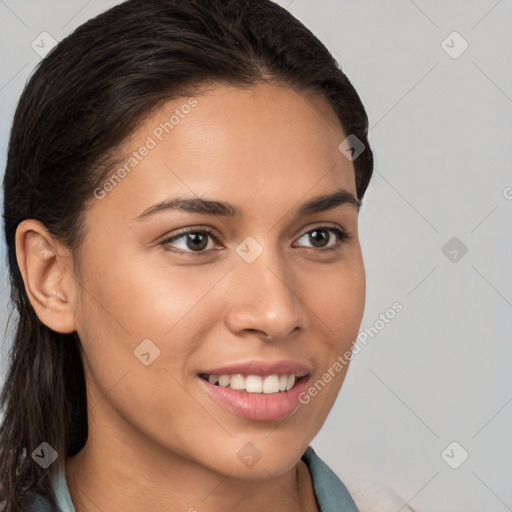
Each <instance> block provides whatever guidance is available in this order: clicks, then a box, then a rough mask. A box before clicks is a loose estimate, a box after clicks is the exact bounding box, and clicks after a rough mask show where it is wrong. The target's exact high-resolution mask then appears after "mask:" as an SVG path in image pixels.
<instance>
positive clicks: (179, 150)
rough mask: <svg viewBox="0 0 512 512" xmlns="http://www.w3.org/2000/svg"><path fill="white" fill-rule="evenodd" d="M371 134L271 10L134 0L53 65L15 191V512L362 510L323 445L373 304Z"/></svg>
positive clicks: (359, 109) (355, 106)
mask: <svg viewBox="0 0 512 512" xmlns="http://www.w3.org/2000/svg"><path fill="white" fill-rule="evenodd" d="M367 128H368V121H367V116H366V112H365V109H364V107H363V105H362V103H361V101H360V98H359V96H358V94H357V92H356V91H355V90H354V88H353V87H352V85H351V84H350V82H349V80H348V79H347V77H346V76H345V75H344V74H343V73H342V71H341V70H340V68H339V67H338V66H337V64H336V62H335V60H334V59H333V57H332V56H331V55H330V53H329V52H328V50H327V49H326V48H325V47H324V45H323V44H322V43H320V42H319V41H318V39H317V38H316V37H315V36H314V35H313V34H312V33H311V32H310V31H309V30H308V29H307V28H305V27H304V26H303V25H302V24H301V23H300V22H299V21H298V20H296V19H295V18H293V17H292V16H291V15H290V14H289V13H288V12H287V11H286V10H284V9H283V8H281V7H279V6H278V5H276V4H275V3H273V2H271V1H270V0H258V1H253V0H206V1H205V0H165V1H164V0H146V1H142V0H128V1H127V2H124V3H122V4H120V5H118V6H116V7H114V8H112V9H110V10H109V11H107V12H105V13H103V14H101V15H99V16H98V17H96V18H94V19H92V20H90V21H88V22H87V23H85V24H84V25H82V26H81V27H79V28H78V29H77V30H76V31H75V32H74V33H73V34H71V35H70V36H69V37H67V38H65V39H64V40H63V41H61V42H60V43H59V44H58V45H57V46H56V47H55V48H54V50H52V52H51V53H50V54H49V55H48V56H47V57H46V58H45V59H44V60H43V61H42V62H41V64H40V66H39V67H38V69H37V70H36V71H35V73H34V74H33V76H32V77H31V79H30V80H29V82H28V84H27V86H26V88H25V90H24V92H23V94H22V96H21V99H20V102H19V105H18V108H17V110H16V114H15V118H14V121H13V127H12V133H11V140H10V145H9V152H8V161H7V169H6V174H5V179H4V194H5V207H4V208H5V211H4V219H5V235H6V241H7V246H8V251H9V267H10V273H11V286H12V293H11V296H12V301H13V304H14V305H15V307H16V309H17V312H18V314H19V315H18V318H17V320H16V322H17V325H16V332H15V337H14V341H13V348H12V357H11V361H10V367H9V371H8V374H7V377H6V381H5V386H4V389H3V393H2V397H1V404H2V408H3V413H4V418H3V423H2V426H1V429H0V459H1V460H0V468H1V469H0V481H1V483H2V490H1V492H0V499H2V500H3V504H4V505H5V507H4V509H5V510H8V511H10V510H30V511H40V510H51V511H60V512H70V511H77V512H88V511H90V510H95V511H97V510H105V511H106V510H123V511H127V512H130V511H135V510H153V511H163V510H166V511H168V510H188V511H198V512H201V511H203V510H208V511H220V510H223V511H225V510H244V511H260V510H267V511H280V512H286V511H292V510H293V511H295V510H305V511H308V512H314V511H323V512H325V511H334V510H336V511H340V510H343V511H355V510H357V509H356V506H355V504H354V502H353V500H352V498H351V496H350V494H349V492H348V491H347V489H346V488H345V486H344V485H343V483H342V482H341V481H340V480H339V478H338V477H337V476H336V475H335V474H334V473H333V472H332V471H331V470H330V469H329V468H328V467H327V465H326V464H325V463H324V462H323V461H322V460H321V458H320V457H319V456H318V455H317V454H316V453H315V452H314V450H313V449H312V447H311V446H309V444H310V442H311V440H312V439H313V438H314V436H315V435H316V434H317V432H318V431H319V430H320V428H321V426H322V424H323V423H324V421H325V419H326V417H327V415H328V413H329V411H330V409H331V408H332V406H333V404H334V402H335V400H336V397H337V395H338V392H339V390H340V387H341V385H342V383H343V380H344V377H345V374H346V371H347V367H348V361H349V359H350V349H351V346H352V342H353V340H355V338H356V336H357V332H358V329H359V326H360V322H361V318H362V314H363V309H364V299H365V275H364V266H363V259H362V255H361V249H360V245H359V241H358V232H357V230H358V226H357V224H358V222H357V221H358V211H359V207H360V204H361V200H362V198H363V196H364V193H365V190H366V188H367V186H368V182H369V180H370V177H371V174H372V170H373V158H372V152H371V149H370V147H369V144H368V140H367Z"/></svg>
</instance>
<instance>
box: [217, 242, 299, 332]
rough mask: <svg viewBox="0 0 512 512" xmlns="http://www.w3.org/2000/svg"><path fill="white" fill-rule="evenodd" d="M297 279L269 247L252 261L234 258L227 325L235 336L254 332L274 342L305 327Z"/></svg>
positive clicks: (288, 266) (291, 270)
mask: <svg viewBox="0 0 512 512" xmlns="http://www.w3.org/2000/svg"><path fill="white" fill-rule="evenodd" d="M296 281H297V279H296V278H295V277H294V275H293V269H292V268H291V266H290V265H287V263H286V261H282V258H280V257H278V256H276V255H275V254H274V253H271V251H270V250H264V251H263V253H262V254H261V255H260V256H259V257H258V258H257V259H256V260H255V261H253V262H252V263H247V262H246V261H244V260H242V259H241V260H240V261H237V263H236V265H235V268H234V269H233V271H232V272H231V281H230V289H229V292H228V293H229V297H230V298H229V307H228V311H227V314H226V320H225V321H226V324H227V326H228V328H229V329H230V330H231V331H232V332H233V333H235V334H237V335H244V333H248V332H249V333H253V334H254V333H256V334H257V335H258V336H261V337H265V338H267V339H271V340H275V341H277V340H281V339H285V338H287V337H289V336H291V335H292V334H293V333H294V332H295V331H299V330H301V329H305V328H306V321H307V316H306V310H305V308H304V301H303V299H302V298H301V297H300V296H299V293H298V290H296V289H295V286H294V285H295V284H296Z"/></svg>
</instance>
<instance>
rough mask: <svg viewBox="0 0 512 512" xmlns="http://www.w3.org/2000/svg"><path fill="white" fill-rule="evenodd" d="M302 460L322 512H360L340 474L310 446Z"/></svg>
mask: <svg viewBox="0 0 512 512" xmlns="http://www.w3.org/2000/svg"><path fill="white" fill-rule="evenodd" d="M302 460H303V461H304V462H305V463H306V464H307V466H308V468H309V472H310V473H311V478H312V480H313V487H314V490H315V494H316V498H317V500H318V504H319V505H320V509H321V511H322V512H359V511H358V509H357V507H356V504H355V503H354V500H353V499H352V496H351V495H350V493H349V491H348V489H347V488H346V487H345V485H344V484H343V482H342V481H341V480H340V479H339V477H338V475H336V473H335V472H334V471H333V470H332V469H331V468H330V467H329V466H328V465H327V464H326V463H325V462H324V461H323V460H322V459H321V458H320V457H319V456H318V455H317V454H316V452H315V450H313V448H312V447H311V446H308V447H307V449H306V451H305V452H304V455H303V456H302Z"/></svg>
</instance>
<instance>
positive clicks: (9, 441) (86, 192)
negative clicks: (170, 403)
mask: <svg viewBox="0 0 512 512" xmlns="http://www.w3.org/2000/svg"><path fill="white" fill-rule="evenodd" d="M261 80H267V81H272V82H276V83H280V84H284V85H287V86H291V87H294V88H296V89H298V90H301V91H305V92H306V91H307V92H313V93H317V94H319V95H321V96H322V97H324V98H325V99H327V101H328V103H329V105H330V106H331V107H332V109H333V111H334V113H335V114H336V117H337V118H338V120H339V122H340V123H341V126H342V128H343V130H344V132H345V134H347V135H349V134H353V135H355V136H356V137H357V138H358V139H359V140H360V141H361V142H362V143H363V144H364V145H365V147H366V148H365V150H364V151H363V153H362V154H361V155H360V156H359V157H358V158H357V159H355V160H354V162H353V165H354V169H355V177H356V185H357V187H356V188H357V195H358V198H359V199H361V198H362V197H363V195H364V193H365V190H366V188H367V186H368V183H369V180H370V177H371V175H372V171H373V156H372V151H371V149H370V146H369V143H368V138H367V133H368V119H367V115H366V112H365V109H364V107H363V104H362V102H361V100H360V98H359V96H358V94H357V92H356V91H355V89H354V87H353V86H352V84H351V83H350V81H349V80H348V78H347V77H346V76H345V74H344V73H343V72H342V71H341V69H340V67H339V66H338V64H337V63H336V61H335V59H334V58H333V57H332V55H331V54H330V53H329V51H328V50H327V48H326V47H325V46H324V45H323V44H322V43H321V42H320V41H319V40H318V39H317V38H316V37H315V36H314V35H313V34H312V33H311V32H310V31H309V30H308V29H307V28H306V27H305V26H304V25H303V24H302V23H301V22H299V21H298V20H297V19H295V18H294V17H293V16H292V15H291V14H290V13H289V12H287V11H286V10H285V9H283V8H282V7H280V6H278V5H277V4H275V3H274V2H272V1H271V0H128V1H126V2H124V3H122V4H120V5H117V6H115V7H114V8H112V9H110V10H108V11H106V12H104V13H102V14H100V15H98V16H97V17H95V18H93V19H91V20H89V21H88V22H86V23H85V24H83V25H82V26H80V27H78V28H77V29H76V30H75V31H74V32H73V33H72V34H71V35H69V36H68V37H66V38H65V39H63V40H62V41H61V42H60V43H59V44H58V45H57V46H56V47H55V48H54V49H53V50H52V51H51V52H50V53H49V54H48V55H47V57H46V58H45V59H43V60H42V61H41V63H40V64H39V66H38V67H37V69H36V70H35V72H34V73H33V75H32V76H31V78H30V80H29V81H28V83H27V84H26V86H25V89H24V91H23V93H22V95H21V98H20V100H19V104H18V106H17V109H16V113H15V116H14V120H13V124H12V131H11V136H10V143H9V149H8V158H7V168H6V172H5V178H4V183H3V185H4V214H3V216H4V222H5V237H6V241H7V247H8V265H9V270H10V283H11V301H12V305H13V307H14V308H15V309H16V312H17V316H18V318H17V319H16V325H15V330H14V339H13V343H12V351H11V353H10V359H9V366H8V372H7V376H6V380H5V384H4V387H3V390H2V394H1V396H0V407H1V410H2V412H3V422H2V424H1V426H0V484H1V485H0V502H1V503H0V508H1V506H2V503H3V505H5V508H4V510H5V511H11V510H13V511H14V510H22V509H21V504H22V499H23V497H24V496H25V495H26V493H27V492H29V491H30V492H36V493H39V494H41V495H43V496H45V497H47V498H48V499H49V500H50V502H51V503H52V504H54V503H55V496H54V493H53V488H52V485H51V484H52V480H53V478H54V476H55V474H56V472H57V471H58V470H59V469H60V468H62V467H63V464H64V462H65V459H66V457H70V456H73V455H75V454H76V453H78V452H79V451H80V450H81V449H82V447H83V446H84V444H85V442H86V440H87V433H88V431H87V403H86V394H85V379H84V371H83V365H82V358H81V352H80V347H81V344H80V339H79V338H78V336H77V334H76V333H72V334H59V333H57V332H55V331H53V330H51V329H49V328H48V327H46V326H45V325H44V324H43V323H42V322H41V321H40V320H39V319H38V317H37V316H36V314H35V311H34V309H33V308H32V306H31V304H30V302H29V299H28V296H27V293H26V291H25V287H24V283H23V280H22V277H21V273H20V270H19V267H18V264H17V261H16V255H15V233H16V228H17V227H18V225H19V224H20V222H22V221H23V220H24V219H28V218H32V219H37V220H39V221H41V222H42V223H43V224H44V225H45V226H46V228H47V229H48V231H49V232H50V233H51V235H52V236H54V237H55V238H56V239H57V240H59V241H61V242H62V243H63V244H65V245H66V246H67V247H68V248H70V250H72V251H73V252H74V253H76V251H77V250H78V247H79V246H80V243H81V241H82V240H83V237H84V233H83V231H82V226H83V219H84V215H85V211H86V205H87V202H88V201H89V200H90V199H91V196H92V194H93V191H94V190H95V187H97V186H98V184H100V183H102V182H103V181H104V179H105V177H106V176H107V175H108V174H109V173H110V172H111V170H112V168H113V165H114V164H115V162H114V158H113V155H115V150H116V148H119V147H120V145H121V144H122V143H123V142H124V141H125V140H126V139H127V137H128V136H129V135H130V134H131V133H133V131H134V129H135V128H136V127H137V125H138V123H139V122H140V121H141V120H142V119H143V117H144V116H146V115H148V114H149V113H150V112H151V111H154V109H155V108H158V106H159V105H161V104H162V103H163V102H164V101H168V100H170V99H172V98H174V97H178V96H182V95H184V94H195V93H197V91H198V90H199V88H200V87H201V86H202V85H205V84H208V83H226V84H232V85H236V86H240V87H244V86H251V85H254V84H255V83H257V82H258V81H261ZM340 142H341V141H340ZM43 441H45V442H47V443H48V444H50V445H51V446H52V447H53V448H54V449H55V450H56V451H57V453H58V454H59V457H58V459H57V461H56V462H55V463H54V464H52V465H50V466H49V467H48V468H47V469H43V468H41V467H40V466H39V465H38V464H37V463H36V462H35V461H34V460H33V459H32V456H31V454H32V452H33V451H34V450H35V449H36V447H38V446H39V445H40V444H41V442H43Z"/></svg>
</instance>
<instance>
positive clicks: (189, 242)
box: [160, 226, 350, 256]
mask: <svg viewBox="0 0 512 512" xmlns="http://www.w3.org/2000/svg"><path fill="white" fill-rule="evenodd" d="M349 238H350V237H349V235H348V234H347V233H345V232H344V231H342V230H341V229H338V228H333V227H330V226H318V227H316V228H314V229H311V230H309V231H307V232H306V233H304V234H303V235H302V236H301V237H300V238H299V241H301V240H310V241H311V242H312V245H310V246H309V247H310V248H313V249H318V250H320V251H325V250H335V249H338V248H339V247H340V246H341V245H342V244H343V242H345V241H347V240H348V239H349ZM210 239H212V240H214V241H217V239H216V237H215V234H214V233H213V231H211V230H209V229H206V228H194V229H188V230H185V231H182V232H181V233H178V234H177V235H174V236H172V237H170V238H166V239H165V240H163V241H162V242H161V243H160V245H162V246H164V247H165V248H166V250H169V251H172V252H176V253H178V254H194V255H198V256H199V255H201V254H204V253H206V252H208V251H209V250H212V249H213V248H214V246H213V247H212V245H211V244H209V241H210ZM177 242H179V245H181V247H180V246H179V245H178V243H177ZM330 242H332V243H330ZM306 247H307V246H306Z"/></svg>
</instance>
